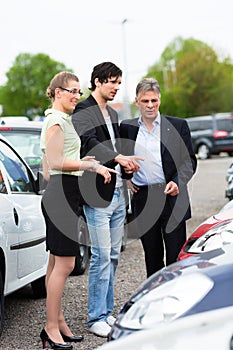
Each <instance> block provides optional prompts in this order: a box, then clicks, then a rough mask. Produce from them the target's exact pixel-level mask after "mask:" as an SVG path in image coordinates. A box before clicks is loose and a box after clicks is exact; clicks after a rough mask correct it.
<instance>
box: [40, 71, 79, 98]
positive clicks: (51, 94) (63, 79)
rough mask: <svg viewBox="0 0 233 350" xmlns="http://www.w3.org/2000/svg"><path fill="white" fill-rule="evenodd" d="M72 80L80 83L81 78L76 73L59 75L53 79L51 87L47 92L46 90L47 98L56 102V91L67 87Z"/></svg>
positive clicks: (61, 73)
mask: <svg viewBox="0 0 233 350" xmlns="http://www.w3.org/2000/svg"><path fill="white" fill-rule="evenodd" d="M70 80H75V81H77V82H79V78H78V77H77V76H76V75H75V74H74V73H70V72H60V73H57V74H56V75H55V76H54V77H53V78H52V80H51V81H50V84H49V86H48V87H47V90H46V95H47V97H48V98H50V99H51V100H54V98H55V89H56V88H59V87H60V86H62V87H66V86H67V85H68V82H69V81H70Z"/></svg>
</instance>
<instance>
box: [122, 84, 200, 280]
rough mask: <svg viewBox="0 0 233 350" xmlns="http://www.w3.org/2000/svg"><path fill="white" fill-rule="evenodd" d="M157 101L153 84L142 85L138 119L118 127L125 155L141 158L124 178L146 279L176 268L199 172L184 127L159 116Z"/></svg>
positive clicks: (182, 122) (138, 91)
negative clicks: (166, 268) (191, 182)
mask: <svg viewBox="0 0 233 350" xmlns="http://www.w3.org/2000/svg"><path fill="white" fill-rule="evenodd" d="M160 98H161V96H160V86H159V84H158V82H157V80H155V79H153V78H145V79H142V80H141V81H140V82H139V83H138V85H137V88H136V99H135V103H136V105H137V107H138V108H139V111H140V114H141V115H140V117H139V118H135V119H128V120H124V121H122V123H121V125H120V134H121V141H122V144H123V148H122V149H123V153H124V154H134V155H136V156H143V157H144V161H142V162H140V161H139V164H140V169H139V171H138V172H137V173H134V174H130V175H128V177H129V178H131V179H130V180H128V186H129V188H130V189H131V191H132V193H133V197H132V203H133V212H134V216H135V218H136V223H137V225H135V227H137V228H138V235H139V237H140V239H141V241H142V245H143V249H144V253H145V262H146V270H147V276H150V275H152V274H153V273H154V272H156V271H158V270H159V269H161V268H162V267H164V265H165V264H166V265H168V264H171V263H173V262H175V261H176V259H177V256H178V253H179V251H180V249H181V247H182V245H183V244H184V242H185V240H186V220H187V219H189V218H190V217H191V210H190V203H189V195H188V190H187V183H188V181H189V180H190V179H191V177H192V176H193V174H194V173H195V171H196V166H197V161H196V157H195V154H194V151H193V148H192V144H191V137H190V131H189V128H188V125H187V122H186V121H185V120H183V119H181V118H175V117H169V116H165V115H162V114H161V113H160V112H159V107H160ZM164 249H165V254H164ZM164 255H165V261H164Z"/></svg>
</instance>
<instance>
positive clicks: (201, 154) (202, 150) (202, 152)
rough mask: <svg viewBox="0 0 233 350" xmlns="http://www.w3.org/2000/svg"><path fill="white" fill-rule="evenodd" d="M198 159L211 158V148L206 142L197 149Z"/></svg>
mask: <svg viewBox="0 0 233 350" xmlns="http://www.w3.org/2000/svg"><path fill="white" fill-rule="evenodd" d="M197 155H198V159H208V158H210V148H209V147H208V146H207V145H206V144H205V143H203V144H201V145H199V146H198V149H197Z"/></svg>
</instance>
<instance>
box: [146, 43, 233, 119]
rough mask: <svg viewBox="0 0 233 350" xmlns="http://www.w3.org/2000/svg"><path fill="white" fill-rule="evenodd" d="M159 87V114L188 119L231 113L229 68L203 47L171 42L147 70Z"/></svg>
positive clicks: (232, 86)
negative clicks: (196, 116) (189, 117)
mask: <svg viewBox="0 0 233 350" xmlns="http://www.w3.org/2000/svg"><path fill="white" fill-rule="evenodd" d="M149 76H152V77H155V78H156V79H157V80H158V81H159V83H160V86H161V94H162V101H161V102H162V103H161V110H162V111H163V113H166V114H172V115H174V114H175V115H177V116H180V117H188V116H195V115H204V114H210V113H217V112H227V111H231V110H233V99H232V96H233V79H232V77H233V64H232V60H231V59H230V58H229V57H228V58H226V59H224V60H223V61H220V59H219V58H218V56H217V54H216V53H215V52H214V50H213V49H212V48H211V47H209V46H208V45H207V44H205V43H203V42H201V41H198V40H195V39H192V38H190V39H187V40H183V39H182V38H181V37H178V38H176V39H174V40H173V41H172V42H171V44H169V45H168V46H167V47H166V48H165V50H164V52H163V53H162V55H161V58H160V61H159V62H156V63H155V64H154V65H153V66H152V67H150V68H149V70H148V73H147V77H149Z"/></svg>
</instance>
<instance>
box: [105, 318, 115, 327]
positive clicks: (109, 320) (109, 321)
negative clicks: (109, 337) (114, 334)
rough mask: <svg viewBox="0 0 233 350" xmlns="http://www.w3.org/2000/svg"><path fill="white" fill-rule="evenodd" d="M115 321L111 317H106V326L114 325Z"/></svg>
mask: <svg viewBox="0 0 233 350" xmlns="http://www.w3.org/2000/svg"><path fill="white" fill-rule="evenodd" d="M115 321H116V319H115V317H113V316H111V315H110V316H108V317H107V324H109V326H110V327H112V326H113V325H114V323H115Z"/></svg>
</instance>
